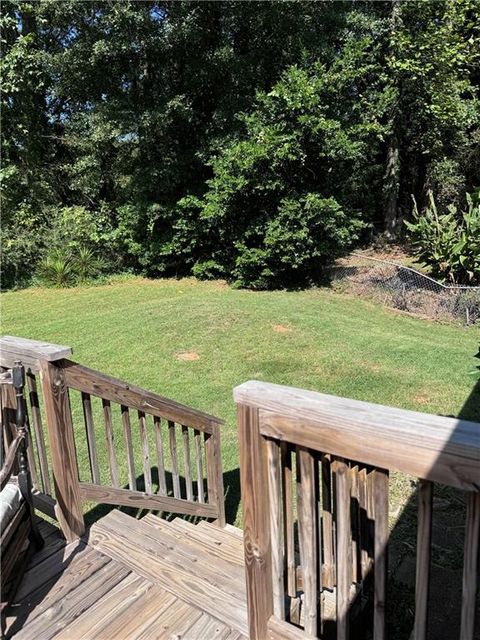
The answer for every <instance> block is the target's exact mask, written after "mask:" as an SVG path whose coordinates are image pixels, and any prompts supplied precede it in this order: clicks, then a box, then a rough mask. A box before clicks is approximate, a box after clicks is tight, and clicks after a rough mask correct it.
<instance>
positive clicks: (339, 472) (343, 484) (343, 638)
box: [334, 460, 352, 640]
mask: <svg viewBox="0 0 480 640" xmlns="http://www.w3.org/2000/svg"><path fill="white" fill-rule="evenodd" d="M334 468H335V482H336V515H337V518H336V525H337V531H336V533H337V550H336V551H337V553H336V561H337V570H336V579H337V580H336V581H337V640H347V639H348V637H349V606H350V587H351V584H352V577H351V570H352V560H351V553H352V545H351V541H350V536H351V522H350V475H349V472H348V471H349V470H348V466H347V465H346V463H345V462H343V461H340V460H336V461H335V463H334Z"/></svg>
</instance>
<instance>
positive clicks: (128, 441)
mask: <svg viewBox="0 0 480 640" xmlns="http://www.w3.org/2000/svg"><path fill="white" fill-rule="evenodd" d="M120 410H121V412H122V425H123V439H124V440H125V450H126V452H127V467H128V486H129V488H130V489H131V491H136V489H137V474H136V472H135V459H134V456H133V443H132V426H131V424H130V414H129V412H128V407H126V406H125V405H123V404H122V405H121V408H120Z"/></svg>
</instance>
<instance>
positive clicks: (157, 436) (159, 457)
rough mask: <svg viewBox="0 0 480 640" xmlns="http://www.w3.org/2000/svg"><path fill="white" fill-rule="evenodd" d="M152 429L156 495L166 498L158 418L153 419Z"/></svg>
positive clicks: (160, 426)
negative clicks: (156, 482) (155, 463)
mask: <svg viewBox="0 0 480 640" xmlns="http://www.w3.org/2000/svg"><path fill="white" fill-rule="evenodd" d="M153 428H154V430H155V449H156V452H157V471H158V493H159V494H160V495H161V496H166V495H167V481H166V478H165V457H164V454H163V433H162V420H161V418H159V417H158V416H154V417H153Z"/></svg>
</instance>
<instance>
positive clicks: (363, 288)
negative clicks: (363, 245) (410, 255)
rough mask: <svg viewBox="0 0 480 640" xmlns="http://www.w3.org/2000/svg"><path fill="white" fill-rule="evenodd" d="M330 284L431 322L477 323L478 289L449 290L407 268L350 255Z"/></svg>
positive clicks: (479, 317)
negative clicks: (428, 319) (426, 318)
mask: <svg viewBox="0 0 480 640" xmlns="http://www.w3.org/2000/svg"><path fill="white" fill-rule="evenodd" d="M331 280H332V284H333V286H334V287H336V288H340V289H341V290H346V291H350V292H352V293H357V294H359V295H362V296H365V297H368V298H371V299H374V300H376V301H378V302H381V303H383V304H385V305H386V306H389V307H393V308H395V309H399V310H401V311H407V312H409V313H414V314H417V315H421V316H425V317H428V318H432V319H434V320H457V321H458V320H460V321H461V322H462V323H464V324H467V325H469V324H474V323H475V322H480V287H462V286H448V285H444V284H442V283H440V282H437V281H436V280H434V279H433V278H430V277H429V276H427V275H425V274H423V273H420V272H419V271H416V270H415V269H412V268H410V267H406V266H403V265H401V264H397V263H396V262H390V261H389V260H380V259H378V258H373V257H371V256H366V255H364V254H361V253H352V254H351V255H350V256H348V257H347V258H342V259H340V260H337V262H336V263H335V265H334V266H333V267H332V269H331Z"/></svg>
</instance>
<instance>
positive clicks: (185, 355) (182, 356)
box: [175, 351, 200, 362]
mask: <svg viewBox="0 0 480 640" xmlns="http://www.w3.org/2000/svg"><path fill="white" fill-rule="evenodd" d="M175 357H176V359H177V360H182V361H183V362H192V361H193V360H200V356H199V355H198V353H197V352H196V351H182V352H181V353H177V354H176V355H175Z"/></svg>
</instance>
